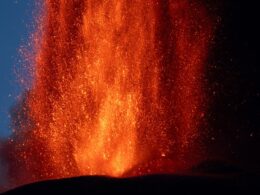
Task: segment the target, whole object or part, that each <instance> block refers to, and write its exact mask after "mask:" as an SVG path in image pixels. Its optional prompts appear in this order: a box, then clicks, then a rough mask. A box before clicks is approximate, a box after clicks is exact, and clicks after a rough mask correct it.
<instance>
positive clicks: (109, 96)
mask: <svg viewBox="0 0 260 195" xmlns="http://www.w3.org/2000/svg"><path fill="white" fill-rule="evenodd" d="M39 23H40V25H39V29H40V30H39V32H38V33H36V34H35V40H36V41H35V42H36V45H35V47H36V48H37V50H36V51H37V52H36V55H35V57H34V59H35V64H34V67H33V70H34V80H33V83H32V86H31V90H30V91H29V93H28V96H27V97H26V100H25V104H24V105H23V106H24V108H27V109H24V110H27V113H26V115H27V122H28V121H30V124H28V123H27V124H23V126H22V127H21V128H20V129H19V130H17V131H16V132H15V136H14V139H13V142H12V143H10V144H9V145H10V146H9V158H10V159H11V160H10V163H9V168H10V169H9V172H10V174H9V175H10V178H12V179H13V181H14V182H15V183H18V184H19V183H25V182H32V181H38V180H42V179H49V178H61V177H70V176H78V175H108V176H115V177H124V176H132V175H142V174H148V173H156V172H167V173H171V172H176V171H178V170H179V169H182V168H185V167H188V166H190V165H191V164H192V163H194V162H195V161H196V160H198V159H197V158H198V154H199V152H198V148H199V145H200V144H199V131H198V129H199V127H200V125H201V122H202V120H203V116H204V112H205V105H204V103H203V102H204V100H205V99H204V93H203V78H202V77H203V72H204V64H205V59H206V56H207V50H208V43H209V41H210V36H211V22H210V19H209V17H208V16H207V13H206V10H205V9H204V8H203V7H202V6H201V5H200V4H199V3H196V2H193V3H191V2H190V1H189V0H169V1H159V0H151V1H140V0H134V1H122V0H111V1H97V0H88V1H87V0H86V1H84V0H74V1H65V0H62V1H55V0H45V4H44V14H43V15H42V16H41V19H40V22H39ZM39 35H41V37H40V38H39ZM39 40H40V41H39ZM28 118H29V119H28Z"/></svg>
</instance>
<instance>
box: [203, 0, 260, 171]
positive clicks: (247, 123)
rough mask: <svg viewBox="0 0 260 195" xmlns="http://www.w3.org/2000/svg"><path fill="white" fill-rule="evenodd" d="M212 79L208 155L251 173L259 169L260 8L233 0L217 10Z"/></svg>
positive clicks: (255, 2)
mask: <svg viewBox="0 0 260 195" xmlns="http://www.w3.org/2000/svg"><path fill="white" fill-rule="evenodd" d="M218 11H219V15H220V16H221V23H220V25H219V26H218V28H217V31H216V39H215V46H214V48H213V50H212V58H211V59H210V64H211V66H210V67H209V69H208V76H207V77H208V79H209V86H210V88H209V94H210V95H209V97H210V98H209V99H210V107H209V110H210V111H209V115H208V118H209V126H210V137H211V138H210V137H209V138H208V140H207V141H208V142H209V145H208V148H209V151H210V154H211V155H212V156H213V157H214V156H215V157H217V158H220V157H221V158H224V159H225V160H227V159H228V160H231V161H232V162H235V163H238V164H239V165H240V166H243V167H245V168H249V169H258V170H259V165H260V157H259V149H260V137H259V128H260V125H259V119H260V104H259V102H260V101H259V100H260V88H259V84H260V77H259V76H260V74H259V73H260V67H259V65H260V64H259V56H258V55H259V53H258V52H259V27H258V25H259V18H260V17H259V6H258V3H257V1H246V0H229V1H223V4H221V6H220V7H219V10H218Z"/></svg>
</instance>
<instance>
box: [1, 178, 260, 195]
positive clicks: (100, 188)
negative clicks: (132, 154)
mask: <svg viewBox="0 0 260 195" xmlns="http://www.w3.org/2000/svg"><path fill="white" fill-rule="evenodd" d="M258 186H259V176H256V175H252V174H245V175H232V176H231V175H223V176H199V175H197V176H195V175H194V176H187V175H186V176H184V175H183V176H181V175H150V176H143V177H135V178H127V179H115V178H108V177H96V176H94V177H93V176H92V177H78V178H70V179H61V180H51V181H44V182H39V183H34V184H29V185H26V186H23V187H19V188H17V189H14V190H11V191H8V192H6V193H4V194H3V195H16V194H48V195H52V194H197V193H198V194H259V193H260V191H258V193H257V190H259V188H258Z"/></svg>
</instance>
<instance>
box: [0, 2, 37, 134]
mask: <svg viewBox="0 0 260 195" xmlns="http://www.w3.org/2000/svg"><path fill="white" fill-rule="evenodd" d="M33 2H34V1H33V0H1V1H0V138H1V137H7V136H8V135H10V133H11V130H10V127H9V125H10V119H9V117H8V115H9V111H10V107H11V106H12V105H13V104H14V102H15V101H16V97H17V96H18V94H19V93H20V87H19V85H18V82H17V78H16V75H15V73H14V70H15V66H17V65H18V63H17V62H18V59H19V55H18V49H19V47H20V46H21V45H22V44H25V43H26V42H27V40H28V37H29V34H30V29H31V27H30V25H32V13H33V12H32V9H33Z"/></svg>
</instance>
